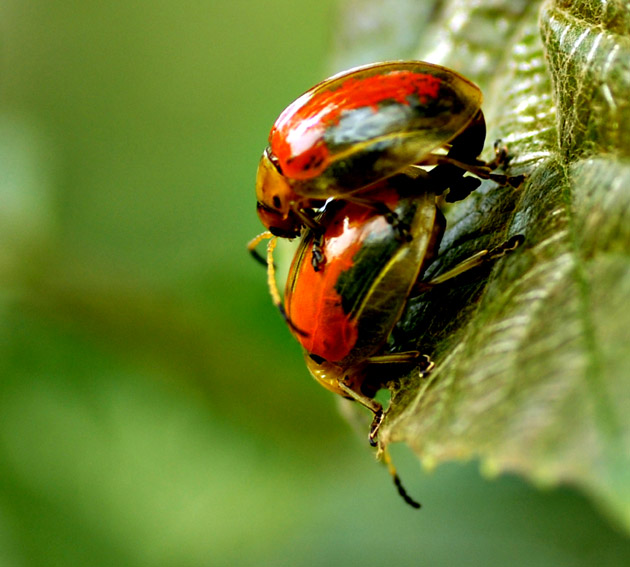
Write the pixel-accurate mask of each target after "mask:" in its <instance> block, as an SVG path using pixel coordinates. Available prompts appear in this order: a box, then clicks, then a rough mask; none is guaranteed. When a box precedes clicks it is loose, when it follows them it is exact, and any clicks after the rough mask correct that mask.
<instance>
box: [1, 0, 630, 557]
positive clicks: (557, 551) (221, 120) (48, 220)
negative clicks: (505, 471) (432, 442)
mask: <svg viewBox="0 0 630 567" xmlns="http://www.w3.org/2000/svg"><path fill="white" fill-rule="evenodd" d="M338 17H339V11H338V8H337V6H336V3H335V1H334V0H316V1H302V2H295V0H268V1H267V2H252V1H245V0H232V1H231V2H218V1H216V0H205V1H204V0H198V1H191V0H180V1H179V2H173V1H167V0H151V1H149V0H138V1H135V2H118V1H110V2H81V1H79V0H66V1H63V2H49V1H44V0H30V1H29V0H21V1H17V0H7V1H5V2H3V3H2V5H1V6H0V71H1V72H0V277H1V281H0V285H1V287H0V373H1V381H0V564H1V565H7V566H39V565H42V566H43V565H46V566H51V565H132V566H135V565H138V566H140V565H143V566H144V565H149V566H162V565H164V566H168V565H178V566H185V565H191V566H193V565H195V566H200V565H208V566H214V565H239V566H241V565H242V566H247V565H291V566H301V565H304V566H311V565H315V566H316V565H345V566H351V565H382V564H389V565H403V566H406V565H428V566H432V565H436V566H438V565H487V564H496V565H501V564H509V565H523V566H525V565H551V564H553V565H556V566H560V565H572V566H573V565H592V564H594V562H595V561H596V562H597V564H598V565H626V564H628V563H629V562H630V543H629V542H628V540H627V539H626V538H625V537H624V536H623V535H622V534H621V533H620V532H618V531H617V530H616V529H615V527H614V526H612V525H611V524H610V523H609V522H608V521H607V519H606V518H604V517H602V516H601V515H600V514H599V513H598V511H597V510H594V509H593V508H592V507H591V505H590V503H589V501H588V499H587V498H586V497H584V496H583V495H581V494H579V493H576V492H574V491H572V490H571V489H569V488H561V489H557V490H549V491H538V490H536V489H534V488H532V487H530V486H529V485H527V484H525V483H524V482H522V481H520V480H519V479H517V478H508V477H503V478H500V479H496V480H493V481H488V480H486V479H484V478H482V476H481V475H480V474H479V472H478V467H477V465H476V464H475V463H469V464H465V465H450V466H444V467H440V468H438V469H437V470H436V471H435V472H434V473H433V474H430V475H429V474H427V473H426V472H424V471H423V470H422V469H421V468H420V467H419V465H418V463H417V461H415V460H414V458H413V457H412V456H411V455H410V454H409V453H407V452H406V451H405V450H404V448H401V447H398V448H395V449H396V450H395V451H394V454H395V457H396V460H397V462H398V466H399V469H400V472H401V474H402V476H403V478H404V479H405V481H406V484H407V485H408V489H409V491H410V492H411V493H412V494H413V495H414V496H416V497H417V498H418V499H420V500H421V501H422V502H423V505H424V509H423V510H422V511H420V512H417V511H414V510H412V509H411V508H408V507H406V505H405V504H404V503H403V502H402V501H401V500H400V499H399V498H398V496H397V495H396V493H395V490H394V488H393V487H392V486H391V481H390V479H389V476H388V474H387V472H386V470H385V469H384V468H383V467H380V466H378V465H377V464H375V462H374V457H373V454H372V452H371V451H370V449H369V448H368V447H367V443H366V442H365V435H364V433H365V432H364V431H363V432H361V434H358V433H357V432H356V431H353V429H352V427H351V426H350V425H349V424H348V422H347V421H346V420H345V419H344V418H343V417H342V416H341V413H340V411H339V408H338V404H337V400H335V399H334V396H332V395H330V394H329V393H327V392H326V391H325V390H323V389H322V388H320V387H319V386H317V385H316V384H315V383H314V382H313V381H312V380H311V379H310V378H309V376H308V374H307V372H306V369H305V368H304V365H303V363H302V361H301V355H300V352H299V348H298V347H297V344H296V343H295V341H294V340H293V339H292V338H291V337H290V335H289V333H288V331H287V329H286V328H285V325H284V324H283V322H282V321H281V319H280V317H279V316H278V314H277V313H276V312H275V310H274V308H273V307H272V305H271V303H270V301H269V298H268V294H267V289H266V283H265V274H264V270H263V269H262V268H261V267H260V266H258V265H257V264H255V263H254V262H253V261H252V260H251V258H250V257H249V256H248V254H247V252H246V250H245V244H246V242H247V241H248V240H249V239H250V238H251V237H252V236H254V235H255V234H256V233H257V232H259V231H260V230H261V227H260V226H259V223H258V220H257V218H256V216H255V212H254V193H253V191H254V189H253V182H254V176H255V170H256V165H257V161H258V158H259V155H260V152H261V151H262V149H263V147H264V145H265V141H266V136H267V133H268V130H269V128H270V126H271V124H272V122H273V120H274V119H275V117H276V116H277V115H278V113H279V112H280V111H281V110H282V109H283V108H284V106H286V104H288V103H289V102H290V101H291V100H292V99H293V98H295V97H296V96H297V95H298V94H300V93H301V92H302V91H304V90H306V89H307V88H309V87H310V86H311V85H312V84H314V83H315V82H317V81H318V80H320V79H322V78H323V77H324V76H326V75H327V74H329V73H330V72H331V71H333V70H338V69H335V68H333V67H334V64H333V63H332V61H333V60H332V56H331V53H330V52H331V46H332V45H333V44H335V22H336V21H337V19H338ZM357 17H359V16H358V15H357ZM389 44H390V45H391V42H389ZM375 45H377V42H376V41H375ZM397 49H398V47H397ZM381 55H382V56H381ZM405 55H406V54H405V53H402V52H400V53H399V52H394V53H382V54H378V53H376V54H374V53H371V54H370V57H374V58H377V59H378V58H385V57H392V56H399V57H403V56H405Z"/></svg>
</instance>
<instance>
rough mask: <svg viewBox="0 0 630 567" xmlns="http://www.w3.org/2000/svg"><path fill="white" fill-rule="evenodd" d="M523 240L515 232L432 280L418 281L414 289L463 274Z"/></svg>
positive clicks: (518, 244)
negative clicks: (506, 238) (503, 240)
mask: <svg viewBox="0 0 630 567" xmlns="http://www.w3.org/2000/svg"><path fill="white" fill-rule="evenodd" d="M524 240H525V237H524V236H523V235H522V234H516V235H514V236H512V237H511V238H509V239H508V240H506V241H505V242H503V243H502V244H499V246H496V247H495V248H491V249H490V250H480V251H479V252H477V253H476V254H473V255H472V256H470V257H469V258H466V259H465V260H463V261H461V262H460V263H459V264H457V265H455V266H454V267H453V268H451V269H450V270H448V271H446V272H444V273H443V274H440V275H439V276H437V277H435V278H433V279H432V280H429V281H428V282H419V283H418V285H417V286H416V288H415V289H416V291H427V290H429V289H431V288H432V287H433V286H436V285H439V284H441V283H444V282H446V281H448V280H450V279H452V278H454V277H456V276H459V275H460V274H463V273H464V272H467V271H468V270H471V269H473V268H476V267H478V266H483V265H484V264H487V263H488V262H494V261H495V260H498V259H499V258H501V257H503V256H505V255H506V254H508V253H509V252H512V251H513V250H516V249H517V248H518V247H519V246H520V245H521V244H523V241H524Z"/></svg>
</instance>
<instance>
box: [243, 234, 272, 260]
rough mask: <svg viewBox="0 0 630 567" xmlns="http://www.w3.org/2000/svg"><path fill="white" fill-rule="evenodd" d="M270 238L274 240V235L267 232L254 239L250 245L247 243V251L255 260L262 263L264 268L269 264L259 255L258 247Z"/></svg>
mask: <svg viewBox="0 0 630 567" xmlns="http://www.w3.org/2000/svg"><path fill="white" fill-rule="evenodd" d="M268 238H273V234H271V232H269V231H268V230H266V231H265V232H261V233H260V234H259V235H258V236H256V237H254V238H252V239H251V240H250V241H249V242H248V243H247V249H248V250H249V253H250V254H251V255H252V256H253V257H254V259H255V260H256V261H257V262H259V263H261V264H262V265H263V266H265V265H266V264H267V262H266V261H265V259H264V258H263V257H262V256H261V255H260V254H259V253H258V251H257V250H256V247H257V246H258V245H259V244H260V243H261V242H262V241H263V240H267V239H268Z"/></svg>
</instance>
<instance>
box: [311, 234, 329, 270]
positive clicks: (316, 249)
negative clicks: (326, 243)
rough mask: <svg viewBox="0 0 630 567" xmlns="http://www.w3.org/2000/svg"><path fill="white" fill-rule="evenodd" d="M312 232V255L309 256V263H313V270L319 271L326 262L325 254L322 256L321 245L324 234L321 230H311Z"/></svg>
mask: <svg viewBox="0 0 630 567" xmlns="http://www.w3.org/2000/svg"><path fill="white" fill-rule="evenodd" d="M313 233H314V237H313V244H312V247H313V255H312V257H311V264H312V265H313V270H315V271H316V272H319V270H320V269H321V267H322V266H323V265H324V264H325V263H326V256H324V250H323V246H322V240H323V238H324V234H323V233H322V231H321V230H317V231H313Z"/></svg>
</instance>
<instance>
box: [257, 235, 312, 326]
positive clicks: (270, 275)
mask: <svg viewBox="0 0 630 567" xmlns="http://www.w3.org/2000/svg"><path fill="white" fill-rule="evenodd" d="M263 234H265V233H263ZM269 235H270V236H269V237H268V238H270V240H269V244H268V245H267V285H268V286H269V293H270V294H271V301H273V304H274V305H275V306H276V308H277V309H278V311H280V315H282V318H283V319H284V320H285V321H286V322H287V325H289V327H290V328H291V329H292V330H293V331H295V332H296V333H297V334H298V335H301V336H303V337H308V333H307V332H306V331H303V330H302V329H300V328H299V327H297V326H296V325H295V324H294V323H293V321H291V318H290V317H289V315H287V312H286V311H285V309H284V305H283V304H282V299H281V298H280V291H278V284H277V283H276V268H275V267H274V265H273V251H274V250H275V248H276V244H277V242H278V237H277V236H273V235H272V234H271V233H269ZM259 236H262V234H261V235H259ZM256 238H259V237H258V236H257V237H256ZM256 238H254V240H256ZM262 240H263V238H261V239H260V240H259V241H258V242H260V241H262ZM252 242H253V240H252ZM258 242H257V243H256V244H258ZM250 244H251V243H250ZM254 246H255V245H254Z"/></svg>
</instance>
